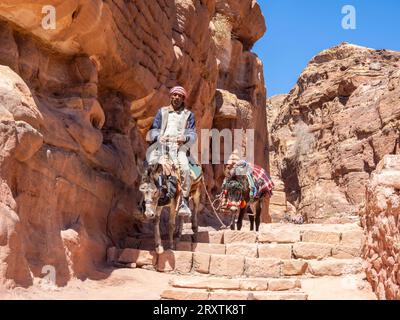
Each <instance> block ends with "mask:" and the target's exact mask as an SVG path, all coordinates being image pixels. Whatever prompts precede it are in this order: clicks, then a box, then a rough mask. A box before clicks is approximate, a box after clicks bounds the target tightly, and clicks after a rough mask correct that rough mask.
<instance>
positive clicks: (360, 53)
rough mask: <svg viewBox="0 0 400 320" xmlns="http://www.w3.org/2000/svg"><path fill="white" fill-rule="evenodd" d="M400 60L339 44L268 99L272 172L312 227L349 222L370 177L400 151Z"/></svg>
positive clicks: (385, 53) (382, 52)
mask: <svg viewBox="0 0 400 320" xmlns="http://www.w3.org/2000/svg"><path fill="white" fill-rule="evenodd" d="M399 67H400V53H398V52H393V51H388V50H373V49H368V48H364V47H359V46H355V45H350V44H346V43H344V44H342V45H339V46H337V47H334V48H332V49H328V50H325V51H323V52H321V53H320V54H318V55H317V56H315V57H314V58H313V59H312V60H311V61H310V63H309V64H308V66H307V67H306V68H305V70H304V71H303V72H302V74H301V75H300V78H299V79H298V82H297V85H296V86H295V87H294V88H293V89H292V90H291V92H290V93H289V94H288V95H286V96H283V97H277V98H274V99H272V100H271V103H272V105H273V110H275V109H277V110H278V111H270V113H271V114H273V113H274V112H277V113H278V115H276V119H275V120H274V121H273V123H272V125H271V127H272V133H271V135H272V145H271V146H270V150H271V152H272V155H271V159H272V167H273V169H272V171H273V172H274V170H275V171H276V172H278V175H279V176H280V177H281V178H282V180H283V181H284V187H285V188H284V189H285V193H286V197H287V200H288V201H289V202H290V203H292V204H294V205H295V206H296V209H297V211H298V212H300V213H302V214H303V215H304V216H305V217H306V218H307V220H308V221H309V222H318V221H321V222H328V221H331V222H333V221H335V220H336V221H346V220H352V219H353V218H352V216H355V215H357V214H358V211H359V208H360V205H362V204H363V203H364V201H365V186H366V184H367V181H368V180H369V178H370V174H371V173H372V171H373V170H375V168H376V166H377V164H378V163H379V161H380V160H381V159H382V158H383V156H384V155H386V154H393V153H397V152H398V148H399V125H400V104H399V101H400V68H399Z"/></svg>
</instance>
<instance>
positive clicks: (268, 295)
mask: <svg viewBox="0 0 400 320" xmlns="http://www.w3.org/2000/svg"><path fill="white" fill-rule="evenodd" d="M161 299H168V300H307V299H308V295H307V294H305V293H304V292H300V291H293V292H290V291H284V292H272V291H231V290H216V291H212V292H209V291H207V290H204V289H200V290H199V289H167V290H165V291H164V292H163V293H162V294H161Z"/></svg>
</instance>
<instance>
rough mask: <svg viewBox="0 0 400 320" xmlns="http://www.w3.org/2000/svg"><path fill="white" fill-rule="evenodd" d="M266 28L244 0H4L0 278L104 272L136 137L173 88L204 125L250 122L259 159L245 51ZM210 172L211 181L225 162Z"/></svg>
mask: <svg viewBox="0 0 400 320" xmlns="http://www.w3.org/2000/svg"><path fill="white" fill-rule="evenodd" d="M45 5H52V6H54V7H55V9H56V16H57V20H56V21H57V26H56V29H54V30H51V29H50V30H45V29H43V27H42V26H41V22H42V19H43V17H44V14H43V13H42V8H43V6H45ZM265 30H266V28H265V22H264V18H263V16H262V14H261V10H260V8H259V6H258V4H257V3H256V2H255V1H251V0H244V1H243V0H240V1H239V0H226V1H222V0H221V1H220V0H156V1H144V0H138V1H129V2H128V1H122V0H105V1H101V0H93V1H84V0H71V1H62V0H46V1H42V0H40V1H37V0H35V1H29V0H18V1H15V0H12V1H11V0H10V1H9V0H5V1H1V3H0V39H1V45H0V65H1V67H0V128H1V130H0V168H1V171H0V211H1V214H0V283H1V284H3V285H4V284H5V285H6V286H15V285H22V286H29V285H31V284H32V282H33V278H34V277H40V276H43V275H44V274H45V273H46V271H45V270H47V269H46V268H47V267H45V266H46V265H50V266H53V267H54V268H55V270H56V281H57V284H58V285H65V284H66V283H67V282H68V281H69V279H71V278H72V277H78V278H81V279H85V278H86V277H91V278H99V277H102V276H104V275H103V274H100V273H96V272H95V270H96V268H97V267H98V266H99V265H101V264H102V263H103V262H104V260H105V249H106V247H107V246H108V245H110V244H111V242H113V243H114V245H117V246H118V243H119V241H121V240H123V239H124V237H125V236H126V235H127V234H129V233H130V232H132V229H133V228H134V227H135V221H136V219H135V217H134V213H135V207H136V202H137V200H138V194H137V192H138V191H137V183H138V176H139V175H140V172H141V163H142V161H143V159H144V150H145V147H146V146H145V143H144V136H145V133H146V131H147V130H148V128H149V126H150V124H151V122H152V120H153V117H154V115H155V113H156V111H157V109H158V108H159V107H160V106H162V105H165V104H167V103H168V89H169V88H170V87H171V86H173V85H176V84H180V85H183V86H185V87H186V88H187V90H188V91H189V98H188V101H187V104H188V106H189V108H191V109H192V110H193V111H194V113H195V116H196V119H197V128H198V131H200V129H202V128H217V129H221V128H230V129H233V128H254V129H256V150H257V154H256V163H258V164H260V165H263V166H266V165H267V157H266V152H265V145H267V141H266V137H267V132H266V127H265V116H266V115H265V95H266V93H265V86H264V80H263V73H262V63H261V61H260V60H259V59H258V58H257V57H256V56H255V55H254V54H253V53H251V52H250V51H249V50H250V49H251V47H252V45H253V44H254V42H255V41H256V40H258V39H259V38H260V37H261V36H262V35H263V33H264V32H265ZM253 120H254V121H253ZM205 170H206V176H207V181H208V185H209V188H210V189H211V188H214V190H216V189H217V188H216V187H217V185H216V184H215V183H218V182H219V181H220V180H221V166H220V165H215V166H211V165H209V166H205ZM111 239H112V240H111ZM44 267H45V269H43V268H44Z"/></svg>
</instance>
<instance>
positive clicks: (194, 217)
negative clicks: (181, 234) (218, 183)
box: [192, 190, 200, 242]
mask: <svg viewBox="0 0 400 320" xmlns="http://www.w3.org/2000/svg"><path fill="white" fill-rule="evenodd" d="M193 204H194V205H193V212H192V231H193V235H192V242H197V233H198V231H199V225H198V221H197V213H198V212H199V206H200V190H197V191H196V193H195V195H194V197H193Z"/></svg>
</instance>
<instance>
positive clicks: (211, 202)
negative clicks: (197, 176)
mask: <svg viewBox="0 0 400 320" xmlns="http://www.w3.org/2000/svg"><path fill="white" fill-rule="evenodd" d="M201 180H202V183H203V186H204V190H205V191H206V195H207V198H208V201H209V202H210V204H211V208H212V209H213V212H214V215H215V216H216V217H217V219H218V221H219V223H220V224H221V226H222V228H224V229H228V228H229V227H230V226H227V225H225V223H223V222H222V220H221V218H220V217H219V215H218V213H217V210H219V208H220V207H221V206H218V209H215V207H214V203H215V201H217V200H220V199H221V198H222V194H219V195H218V196H217V198H216V199H215V200H214V201H211V197H210V194H209V193H208V191H207V187H206V183H205V182H204V177H203V178H202V179H201ZM231 225H232V223H231Z"/></svg>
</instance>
